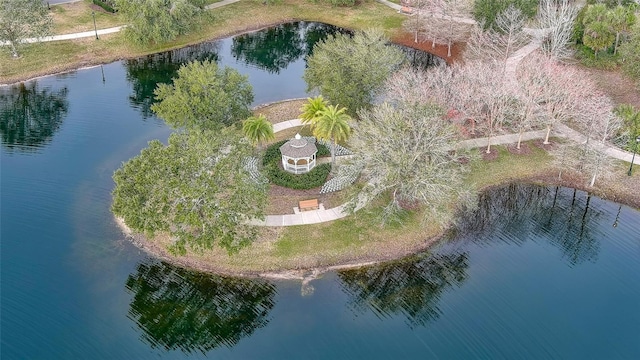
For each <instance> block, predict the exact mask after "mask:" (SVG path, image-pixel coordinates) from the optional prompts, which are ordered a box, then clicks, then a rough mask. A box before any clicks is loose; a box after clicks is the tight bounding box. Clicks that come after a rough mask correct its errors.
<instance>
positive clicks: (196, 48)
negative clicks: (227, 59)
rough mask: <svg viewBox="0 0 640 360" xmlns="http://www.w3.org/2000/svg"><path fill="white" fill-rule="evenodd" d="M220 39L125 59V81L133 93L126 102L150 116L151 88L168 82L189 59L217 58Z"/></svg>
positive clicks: (152, 97)
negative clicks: (129, 84) (128, 83)
mask: <svg viewBox="0 0 640 360" xmlns="http://www.w3.org/2000/svg"><path fill="white" fill-rule="evenodd" d="M220 45H221V43H220V42H205V43H200V44H196V45H191V46H187V47H184V48H181V49H175V50H171V51H165V52H161V53H158V54H154V55H149V56H144V57H141V58H136V59H129V60H126V61H125V63H124V65H125V68H126V70H127V75H126V76H127V81H129V82H130V83H131V87H132V91H133V93H132V94H131V95H129V102H130V103H131V105H132V106H133V107H135V108H136V109H138V110H139V111H140V113H141V114H142V116H143V117H144V118H145V119H146V118H149V117H151V116H154V114H153V111H152V110H151V105H153V104H155V103H156V100H155V98H154V95H153V92H154V90H155V89H156V87H158V84H161V83H164V84H170V83H171V82H172V81H173V78H175V77H176V76H177V75H178V70H179V69H180V67H181V66H183V65H186V64H187V63H189V62H192V61H195V60H197V61H204V60H209V61H217V60H218V59H219V55H218V52H219V51H220Z"/></svg>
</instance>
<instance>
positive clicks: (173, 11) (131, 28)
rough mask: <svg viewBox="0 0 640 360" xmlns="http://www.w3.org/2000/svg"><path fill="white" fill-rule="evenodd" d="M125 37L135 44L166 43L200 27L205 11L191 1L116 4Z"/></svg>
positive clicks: (122, 1)
mask: <svg viewBox="0 0 640 360" xmlns="http://www.w3.org/2000/svg"><path fill="white" fill-rule="evenodd" d="M116 9H117V10H118V13H120V14H121V15H122V16H123V17H124V18H125V20H126V21H127V24H128V25H127V27H126V28H125V36H126V37H127V38H128V39H129V40H130V41H132V42H133V43H135V44H147V43H163V42H166V41H170V40H173V39H175V38H176V37H177V36H178V35H182V34H186V33H188V32H189V31H191V30H193V29H194V28H195V27H196V26H197V25H198V24H199V17H200V16H201V14H202V9H201V8H200V7H199V6H198V3H196V4H194V3H193V2H192V1H189V0H116Z"/></svg>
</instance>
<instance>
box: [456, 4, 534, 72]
mask: <svg viewBox="0 0 640 360" xmlns="http://www.w3.org/2000/svg"><path fill="white" fill-rule="evenodd" d="M525 21H526V18H525V16H524V15H523V14H522V11H520V10H519V9H517V8H516V7H514V6H513V5H510V6H509V7H508V8H507V9H506V10H505V11H503V12H501V13H500V14H498V16H496V19H495V25H494V26H493V27H492V28H489V29H487V30H483V26H482V24H480V25H478V26H476V27H475V28H474V29H473V31H472V33H471V36H470V37H469V40H468V42H467V50H466V55H467V56H468V57H469V58H472V59H477V60H485V61H486V60H495V61H500V62H501V63H502V64H503V71H504V70H505V69H506V66H507V59H508V58H509V56H511V55H512V54H513V52H514V51H515V50H516V49H518V48H519V47H521V46H522V45H524V44H526V43H527V42H528V41H529V35H527V34H526V33H525V32H524V24H525Z"/></svg>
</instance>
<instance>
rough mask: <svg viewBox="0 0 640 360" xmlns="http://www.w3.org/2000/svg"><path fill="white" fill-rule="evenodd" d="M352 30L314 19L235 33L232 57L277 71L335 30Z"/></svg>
mask: <svg viewBox="0 0 640 360" xmlns="http://www.w3.org/2000/svg"><path fill="white" fill-rule="evenodd" d="M338 32H341V33H349V31H347V30H344V29H341V28H339V27H336V26H333V25H328V24H322V23H313V22H304V21H299V22H291V23H285V24H280V25H276V26H273V27H270V28H267V29H263V30H260V31H255V32H250V33H247V34H242V35H238V36H235V37H234V38H233V43H232V45H231V54H232V55H233V57H234V58H235V59H236V60H238V61H242V62H244V63H245V64H247V65H252V66H255V67H257V68H258V69H263V70H266V71H267V72H270V73H275V74H278V73H280V71H281V70H283V69H286V68H287V67H288V66H289V64H291V63H293V62H295V61H297V60H299V59H301V58H303V57H305V56H308V55H310V54H311V53H312V52H313V47H314V46H315V44H316V43H317V42H318V41H321V40H324V39H326V38H327V37H328V36H329V35H333V34H335V33H338Z"/></svg>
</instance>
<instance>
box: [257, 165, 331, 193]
mask: <svg viewBox="0 0 640 360" xmlns="http://www.w3.org/2000/svg"><path fill="white" fill-rule="evenodd" d="M264 170H265V175H266V176H267V178H268V179H269V181H270V182H271V183H273V184H276V185H279V186H284V187H286V188H289V189H296V190H307V189H313V188H316V187H320V186H322V185H323V184H324V183H325V182H326V181H327V177H328V176H329V172H331V164H320V165H317V166H316V167H314V168H313V169H311V171H309V172H308V173H304V174H298V175H296V174H292V173H290V172H288V171H284V170H283V169H281V168H280V167H279V166H278V165H276V164H269V165H268V166H266V167H265V168H264Z"/></svg>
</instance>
